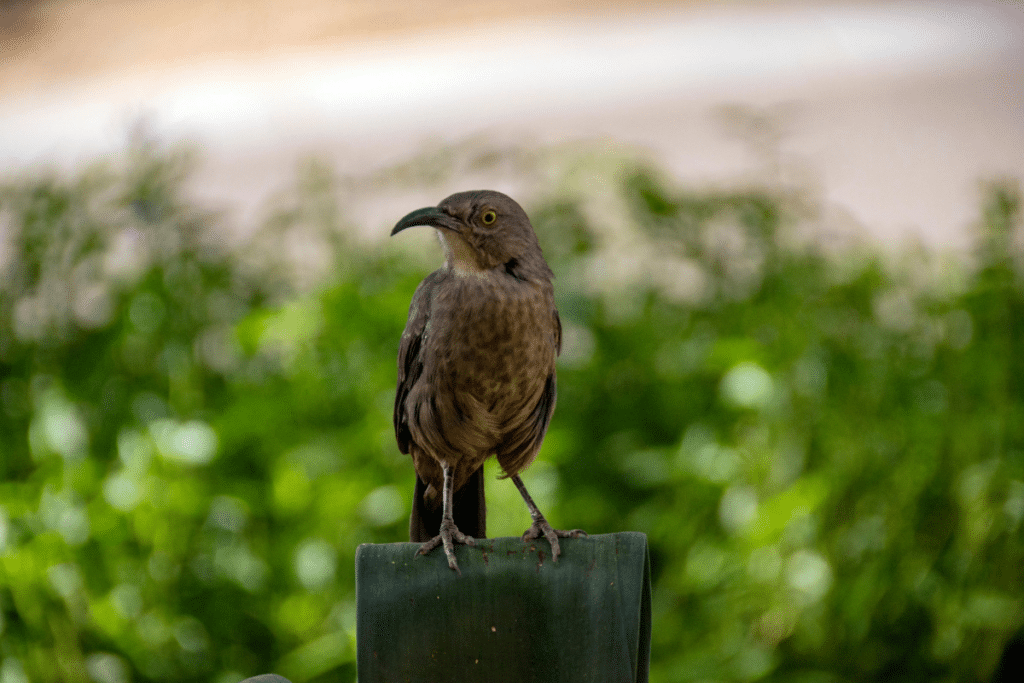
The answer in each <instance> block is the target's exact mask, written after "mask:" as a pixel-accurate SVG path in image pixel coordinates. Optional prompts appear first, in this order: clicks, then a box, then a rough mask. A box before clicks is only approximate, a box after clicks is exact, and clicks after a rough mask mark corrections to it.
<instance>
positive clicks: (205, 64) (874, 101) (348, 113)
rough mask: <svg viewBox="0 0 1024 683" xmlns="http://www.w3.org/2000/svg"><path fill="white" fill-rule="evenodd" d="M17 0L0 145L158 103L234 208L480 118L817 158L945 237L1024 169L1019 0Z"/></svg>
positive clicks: (79, 136)
mask: <svg viewBox="0 0 1024 683" xmlns="http://www.w3.org/2000/svg"><path fill="white" fill-rule="evenodd" d="M2 7H3V8H4V11H5V14H4V15H3V16H4V18H3V21H2V22H0V40H3V51H2V55H3V59H2V60H0V164H2V165H3V166H4V167H5V168H7V169H8V171H9V172H10V171H14V170H17V169H24V168H34V167H39V166H48V165H54V164H56V165H58V166H65V167H67V166H75V165H77V164H80V163H82V162H83V161H85V160H88V159H89V158H92V157H95V156H96V155H100V154H105V153H109V152H111V151H113V150H116V149H118V148H119V147H121V146H123V144H124V140H125V137H126V135H127V132H128V131H129V130H130V129H132V128H133V127H134V126H136V125H138V122H139V121H144V122H145V123H146V126H147V130H148V131H149V132H150V133H152V134H154V135H155V136H157V137H158V138H159V139H161V140H167V141H173V140H189V141H192V142H194V143H195V144H197V145H198V146H199V147H200V148H202V149H203V152H204V162H203V165H202V167H201V168H200V170H199V173H198V175H197V176H196V178H195V182H194V187H195V189H196V192H197V193H198V194H200V195H201V196H202V197H203V198H204V199H207V200H209V201H210V202H212V203H215V204H218V205H222V206H228V207H231V210H232V211H233V212H234V215H235V217H236V219H237V220H238V221H240V222H243V223H244V222H246V221H251V220H252V219H253V217H254V216H255V215H256V214H257V213H258V210H259V208H260V207H261V206H262V205H263V203H264V201H265V200H266V198H267V197H268V196H270V195H272V194H273V193H274V192H275V191H277V190H279V189H280V188H282V187H285V186H287V184H288V183H289V182H291V179H292V178H293V177H294V169H295V163H296V159H299V158H301V157H303V156H305V155H309V154H315V155H317V156H319V157H321V158H323V159H325V160H326V161H327V162H328V163H329V164H331V165H332V166H334V167H335V168H336V169H337V170H338V171H339V172H342V173H353V172H359V171H360V170H364V169H367V168H373V167H381V166H385V165H387V164H389V163H393V162H396V161H400V160H402V159H405V158H409V157H411V156H413V155H414V154H416V153H417V151H418V150H421V149H422V148H423V145H424V144H425V143H426V144H431V145H437V144H443V143H458V142H460V141H463V140H466V139H482V140H487V141H492V142H493V141H499V142H500V143H501V144H506V145H512V146H516V145H519V146H521V147H523V148H527V147H530V146H536V145H564V144H566V143H572V142H579V143H581V144H583V143H585V144H587V145H590V146H592V147H597V148H603V149H606V150H609V151H611V152H613V153H615V152H618V151H621V150H623V149H624V148H626V147H633V146H636V147H639V148H642V149H644V150H646V151H647V153H648V154H649V155H650V156H651V157H653V158H655V159H656V160H657V161H658V162H659V163H660V164H662V165H663V166H664V167H666V168H667V169H669V170H670V171H671V172H672V173H673V174H674V175H675V176H676V177H677V178H678V179H679V180H680V181H681V182H683V183H685V184H687V185H689V186H694V187H699V186H708V185H715V186H722V185H729V184H742V183H746V182H750V181H751V179H756V178H759V179H762V180H763V179H766V178H767V179H768V180H771V179H772V178H771V177H772V176H773V175H774V176H782V175H785V176H786V177H787V178H789V179H794V178H795V179H797V180H800V179H803V180H805V181H806V182H807V183H809V184H810V185H812V186H813V187H815V189H816V190H817V191H818V192H819V193H820V195H821V196H822V197H823V198H824V199H825V200H826V202H827V203H828V204H829V206H830V211H831V212H832V214H833V215H834V216H836V217H837V220H838V222H840V223H842V222H845V223H846V224H848V225H850V226H857V225H863V226H865V227H866V228H867V229H868V230H869V231H870V232H871V234H872V235H874V236H875V237H877V238H878V239H880V240H883V241H888V242H901V241H903V240H905V239H917V238H920V239H923V240H924V241H925V242H926V243H930V244H936V245H944V246H964V245H966V244H967V242H968V238H969V228H970V225H971V223H972V221H973V220H974V219H975V217H976V214H977V206H978V197H979V194H980V190H979V184H980V183H983V182H984V181H986V180H991V179H997V178H1004V177H1012V178H1021V177H1024V104H1022V103H1024V10H1022V9H1021V6H1020V5H1018V4H1015V3H1008V2H900V3H874V2H833V3H794V2H788V3H752V2H734V3H699V2H675V3H671V2H643V3H626V2H615V1H612V0H607V1H604V2H592V3H587V4H585V5H583V6H582V7H581V5H580V4H579V3H570V2H567V1H564V0H549V1H547V2H525V3H518V4H515V5H513V4H510V3H507V2H491V1H489V0H461V1H455V2H447V3H440V2H435V1H433V0H422V1H418V2H417V1H409V2H395V1H390V2H389V1H384V2H382V1H380V0H378V1H376V2H370V1H368V0H366V1H362V0H359V1H353V0H350V1H348V2H328V1H325V0H296V1H294V2H283V1H281V0H262V1H256V2H242V1H241V0H221V1H219V2H215V1H213V0H201V1H196V2H190V3H174V2H167V1H158V0H121V1H115V0H77V1H71V2H58V1H50V2H38V3H30V2H25V1H24V0H22V1H21V2H18V1H17V0H16V1H15V2H13V3H12V2H7V3H5V4H4V5H2ZM506 181H507V182H509V183H512V181H511V180H510V179H504V180H503V179H500V178H499V179H497V180H496V182H497V183H499V184H500V183H502V182H506ZM458 182H459V179H458V178H456V179H454V180H453V186H452V187H450V188H447V190H449V191H453V190H458V189H464V188H463V187H461V186H460V185H458ZM500 189H507V190H512V191H515V190H516V187H515V186H514V184H513V185H509V186H502V187H501V188H500ZM438 198H439V197H438ZM375 211H376V209H374V208H372V207H371V208H369V209H366V210H365V211H364V213H363V214H362V216H361V220H362V221H364V222H365V223H367V229H368V230H370V231H374V230H377V228H378V227H379V225H385V224H386V223H387V221H388V220H389V216H388V215H387V213H386V211H383V210H381V211H378V212H377V213H375ZM833 223H835V221H833ZM378 224H379V225H378Z"/></svg>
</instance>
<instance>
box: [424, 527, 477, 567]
mask: <svg viewBox="0 0 1024 683" xmlns="http://www.w3.org/2000/svg"><path fill="white" fill-rule="evenodd" d="M456 543H460V544H462V545H476V540H475V539H474V538H473V537H472V536H467V535H466V534H464V533H462V532H461V531H459V527H457V526H455V522H454V521H452V520H450V519H442V520H441V528H440V529H439V530H438V534H437V536H434V537H433V538H432V539H430V540H429V541H427V542H426V543H424V544H423V545H421V546H420V547H419V550H417V551H416V554H417V555H426V554H427V553H429V552H430V551H431V550H433V549H434V548H436V547H437V546H439V545H443V546H444V554H445V556H446V557H447V558H448V566H449V567H451V568H452V569H454V570H455V571H457V572H458V573H459V576H461V575H462V570H460V569H459V563H458V562H456V561H455V544H456Z"/></svg>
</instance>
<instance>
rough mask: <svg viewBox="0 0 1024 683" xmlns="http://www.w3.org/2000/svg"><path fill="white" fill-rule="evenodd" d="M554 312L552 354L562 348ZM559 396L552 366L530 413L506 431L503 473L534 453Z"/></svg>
mask: <svg viewBox="0 0 1024 683" xmlns="http://www.w3.org/2000/svg"><path fill="white" fill-rule="evenodd" d="M554 315H555V354H556V355H558V354H560V353H561V352H562V321H561V320H560V319H559V317H558V311H557V310H556V311H555V312H554ZM557 396H558V382H557V380H556V377H555V371H554V369H552V370H551V374H550V375H548V378H547V381H546V382H545V383H544V390H543V391H541V394H540V398H539V399H538V400H537V404H536V406H534V409H533V411H531V413H530V416H529V418H528V419H527V420H525V421H524V422H523V424H522V425H520V426H519V427H517V428H516V429H514V430H512V432H510V433H508V434H506V435H505V443H504V444H502V448H501V451H500V452H499V453H497V456H498V463H499V464H500V465H501V468H502V469H503V470H504V471H505V475H504V476H508V477H510V476H512V475H514V474H517V473H518V472H520V471H521V470H523V469H525V468H526V467H527V466H528V465H529V464H530V463H531V462H533V459H534V458H535V457H537V451H539V450H540V445H541V442H543V441H544V435H545V434H546V433H547V431H548V425H549V424H551V416H552V415H553V414H554V412H555V399H556V398H557Z"/></svg>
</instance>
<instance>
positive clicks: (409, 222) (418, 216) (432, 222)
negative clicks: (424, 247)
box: [391, 206, 459, 235]
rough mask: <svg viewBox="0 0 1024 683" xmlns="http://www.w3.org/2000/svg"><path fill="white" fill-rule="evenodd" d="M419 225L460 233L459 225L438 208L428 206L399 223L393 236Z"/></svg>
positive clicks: (417, 210)
mask: <svg viewBox="0 0 1024 683" xmlns="http://www.w3.org/2000/svg"><path fill="white" fill-rule="evenodd" d="M417 225H429V226H430V227H432V228H444V229H445V230H454V231H455V232H458V231H459V223H458V221H456V220H455V219H454V218H452V217H451V216H449V215H448V214H446V213H445V212H444V211H442V210H441V209H439V208H437V207H436V206H428V207H427V208H425V209H416V210H415V211H413V212H412V213H410V214H409V215H407V216H406V217H405V218H403V219H402V220H400V221H398V224H397V225H395V228H394V230H392V231H391V234H392V235H396V234H398V233H400V232H402V231H403V230H405V229H406V228H412V227H414V226H417Z"/></svg>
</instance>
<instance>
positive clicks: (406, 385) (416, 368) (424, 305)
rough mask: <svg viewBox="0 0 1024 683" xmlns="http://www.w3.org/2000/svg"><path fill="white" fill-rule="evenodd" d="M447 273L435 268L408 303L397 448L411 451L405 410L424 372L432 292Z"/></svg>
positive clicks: (401, 349)
mask: <svg viewBox="0 0 1024 683" xmlns="http://www.w3.org/2000/svg"><path fill="white" fill-rule="evenodd" d="M443 275H444V273H443V272H442V271H440V270H436V271H434V272H433V273H431V274H430V275H428V276H427V277H426V278H424V280H423V282H421V283H420V286H419V287H417V288H416V293H415V294H413V296H412V303H411V304H410V305H409V319H408V321H407V322H406V323H405V331H404V332H402V341H401V343H400V344H399V346H398V388H397V390H396V391H395V412H394V423H395V439H397V441H398V450H400V451H402V453H405V454H407V455H408V453H409V446H410V444H411V443H412V436H411V434H410V433H409V416H408V415H407V414H406V405H405V400H406V398H408V396H409V392H410V391H412V388H413V386H414V385H415V384H416V382H417V381H418V380H419V378H420V375H421V374H423V358H422V356H421V355H420V348H421V346H422V344H423V333H424V331H425V330H426V327H427V321H428V320H429V319H430V299H431V293H432V292H433V289H434V287H435V286H436V284H437V282H438V280H440V279H441V277H442V276H443Z"/></svg>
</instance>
